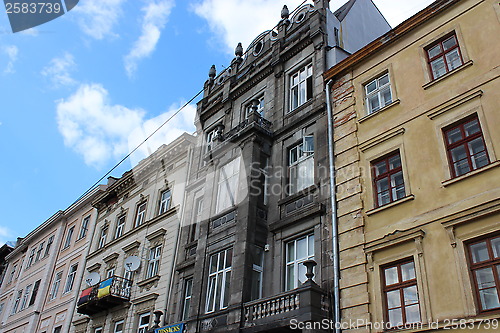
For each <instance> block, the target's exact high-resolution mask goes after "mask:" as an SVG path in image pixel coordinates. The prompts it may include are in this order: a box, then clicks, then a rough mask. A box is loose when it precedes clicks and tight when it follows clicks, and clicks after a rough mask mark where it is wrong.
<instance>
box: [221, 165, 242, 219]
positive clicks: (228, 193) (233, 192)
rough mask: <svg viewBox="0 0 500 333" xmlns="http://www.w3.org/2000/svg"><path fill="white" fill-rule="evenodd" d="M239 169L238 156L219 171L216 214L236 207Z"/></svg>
mask: <svg viewBox="0 0 500 333" xmlns="http://www.w3.org/2000/svg"><path fill="white" fill-rule="evenodd" d="M240 167H241V158H240V157H239V156H238V157H237V158H235V159H233V160H232V161H230V162H228V163H226V164H225V165H223V166H222V167H221V168H220V169H219V183H218V186H217V203H216V209H215V210H216V214H218V213H220V212H222V211H224V210H225V209H228V208H229V207H232V206H235V205H236V203H237V197H238V183H239V175H240Z"/></svg>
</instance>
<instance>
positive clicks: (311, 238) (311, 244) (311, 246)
mask: <svg viewBox="0 0 500 333" xmlns="http://www.w3.org/2000/svg"><path fill="white" fill-rule="evenodd" d="M307 239H308V241H309V250H308V253H307V254H308V255H309V256H314V236H309V237H307ZM499 242H500V238H499ZM499 245H500V244H499Z"/></svg>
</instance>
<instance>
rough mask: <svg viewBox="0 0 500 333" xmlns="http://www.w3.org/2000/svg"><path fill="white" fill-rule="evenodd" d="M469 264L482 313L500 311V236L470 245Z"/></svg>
mask: <svg viewBox="0 0 500 333" xmlns="http://www.w3.org/2000/svg"><path fill="white" fill-rule="evenodd" d="M467 247H468V250H469V251H468V252H469V262H470V269H471V271H472V276H473V278H474V285H475V290H476V296H477V299H478V303H479V307H480V311H481V312H483V311H490V310H499V309H500V298H499V295H500V236H498V235H496V236H493V237H488V238H486V239H482V240H480V241H475V242H473V243H469V244H468V246H467Z"/></svg>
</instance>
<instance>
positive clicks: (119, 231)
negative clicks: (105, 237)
mask: <svg viewBox="0 0 500 333" xmlns="http://www.w3.org/2000/svg"><path fill="white" fill-rule="evenodd" d="M125 222H127V214H122V215H120V216H118V217H117V218H116V228H115V235H114V236H115V237H114V239H118V238H120V237H121V236H123V233H124V231H125Z"/></svg>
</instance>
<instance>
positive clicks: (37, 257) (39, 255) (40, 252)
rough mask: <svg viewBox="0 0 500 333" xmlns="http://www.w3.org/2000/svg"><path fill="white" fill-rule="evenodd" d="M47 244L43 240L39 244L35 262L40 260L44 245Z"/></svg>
mask: <svg viewBox="0 0 500 333" xmlns="http://www.w3.org/2000/svg"><path fill="white" fill-rule="evenodd" d="M44 246H45V242H41V243H40V245H38V250H37V251H36V257H35V262H37V261H39V260H40V259H41V258H42V252H43V247H44Z"/></svg>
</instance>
